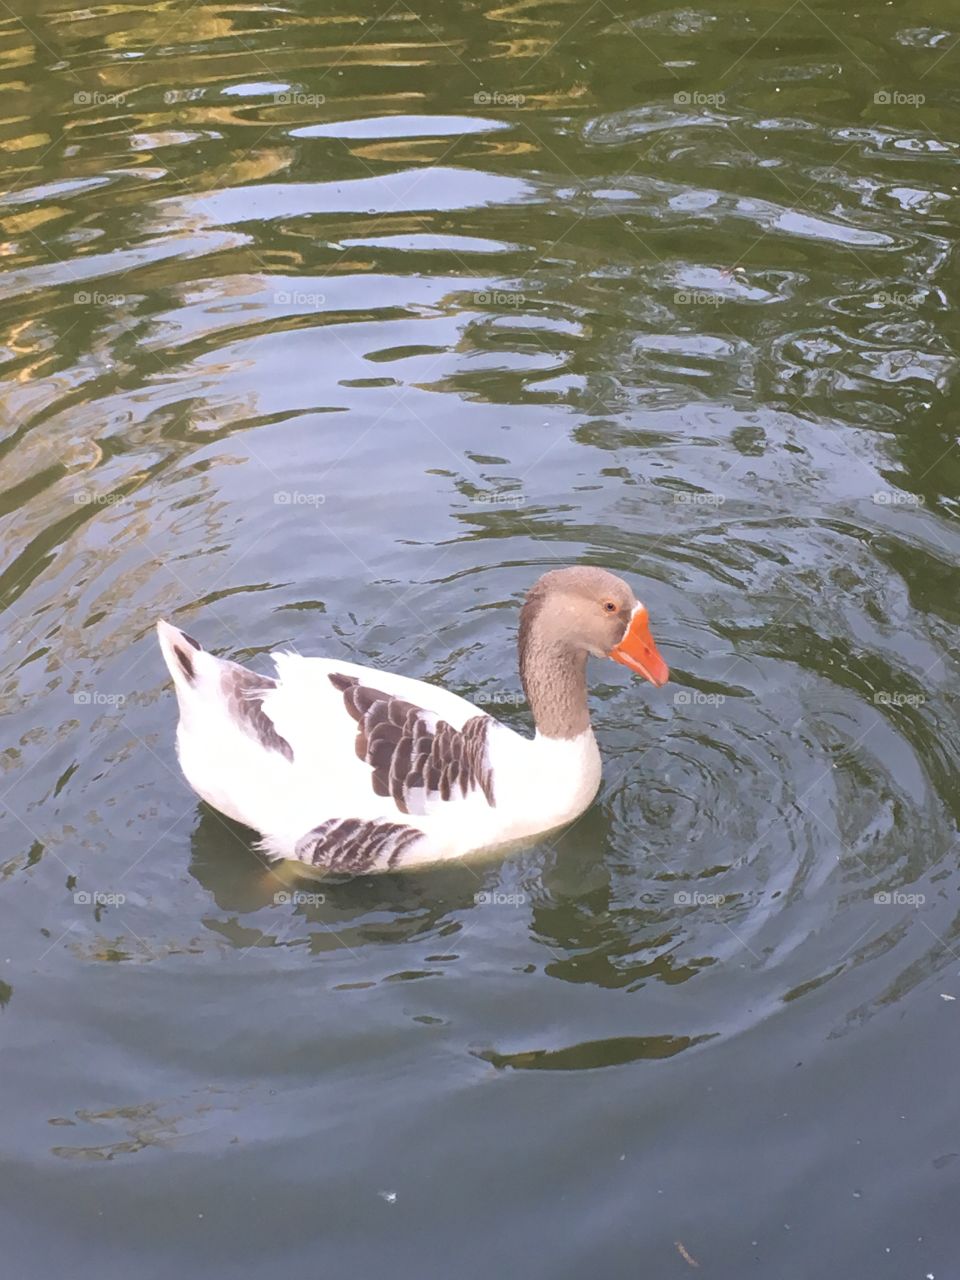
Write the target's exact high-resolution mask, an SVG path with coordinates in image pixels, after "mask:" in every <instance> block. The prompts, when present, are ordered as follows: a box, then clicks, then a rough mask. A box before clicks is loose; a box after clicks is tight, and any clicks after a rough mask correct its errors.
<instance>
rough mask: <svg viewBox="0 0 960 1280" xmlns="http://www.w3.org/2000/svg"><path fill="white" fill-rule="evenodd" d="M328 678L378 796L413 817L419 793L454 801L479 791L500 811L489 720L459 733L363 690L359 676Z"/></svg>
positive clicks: (477, 720)
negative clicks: (491, 760)
mask: <svg viewBox="0 0 960 1280" xmlns="http://www.w3.org/2000/svg"><path fill="white" fill-rule="evenodd" d="M329 679H330V683H331V684H332V685H333V687H334V688H335V689H338V690H339V691H340V692H341V693H342V694H343V704H344V706H345V707H346V709H347V711H348V712H349V713H350V715H351V716H352V717H353V719H354V720H355V721H356V722H357V738H356V752H357V755H358V757H359V758H360V759H361V760H364V761H365V762H366V763H367V764H369V765H370V767H371V768H372V770H373V776H372V778H371V781H372V784H373V790H374V792H375V794H376V795H378V796H391V797H392V798H393V801H394V803H395V804H396V806H397V808H398V809H399V810H400V812H401V813H410V812H412V810H411V808H410V805H411V803H415V801H414V799H413V795H412V793H413V792H414V791H418V790H422V791H423V792H424V793H425V795H426V797H427V798H439V799H441V800H451V799H454V798H455V792H456V791H457V790H459V793H460V795H461V796H466V795H467V794H468V792H470V791H474V790H477V789H479V790H480V791H482V792H483V794H484V796H485V798H486V801H487V804H489V805H490V807H491V808H494V807H495V805H496V800H495V799H494V794H493V773H492V770H491V768H490V763H489V758H488V751H487V735H488V733H489V730H490V726H491V725H492V723H493V721H492V720H491V719H490V717H489V716H484V715H477V716H473V717H472V718H471V719H469V720H468V721H467V722H466V724H465V725H464V726H463V728H462V729H454V727H453V726H452V725H451V724H448V723H447V721H446V720H441V719H439V718H438V717H437V716H436V715H434V714H433V712H430V711H425V710H424V709H423V707H418V706H415V705H414V704H413V703H412V702H407V701H406V700H405V699H403V698H397V697H392V696H391V695H390V694H388V693H383V692H381V690H379V689H371V688H369V687H368V686H366V685H362V684H361V683H360V681H359V679H358V678H357V677H356V676H347V675H340V674H338V673H334V674H333V675H331V676H330V677H329ZM424 811H425V810H423V809H422V808H421V809H419V812H424Z"/></svg>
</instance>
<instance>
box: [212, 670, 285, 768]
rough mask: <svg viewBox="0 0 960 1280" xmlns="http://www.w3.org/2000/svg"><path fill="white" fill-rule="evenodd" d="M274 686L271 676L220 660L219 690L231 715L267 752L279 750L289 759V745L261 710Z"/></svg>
mask: <svg viewBox="0 0 960 1280" xmlns="http://www.w3.org/2000/svg"><path fill="white" fill-rule="evenodd" d="M276 687H277V682H276V680H274V679H273V678H272V677H271V676H261V675H258V674H257V673H256V671H248V670H247V668H246V667H241V666H240V664H239V663H237V662H224V663H223V670H222V672H221V674H220V691H221V693H222V694H223V698H224V701H225V702H226V704H227V710H228V711H229V713H230V716H231V718H232V719H233V720H234V721H235V722H236V723H237V724H238V725H239V726H240V728H241V729H242V730H243V732H244V733H246V734H247V735H248V736H249V737H251V738H255V739H256V741H257V742H259V743H260V745H261V746H262V747H264V748H265V749H266V750H267V751H279V752H280V754H281V755H282V756H283V757H284V758H285V759H286V760H291V761H292V760H293V747H291V745H290V743H289V742H288V741H287V740H286V738H283V737H281V736H280V734H279V733H277V731H276V729H275V728H274V725H273V721H272V720H271V719H270V717H269V716H268V715H267V713H266V712H265V711H264V709H263V699H264V697H265V696H266V695H267V694H268V693H269V692H270V691H271V689H275V688H276Z"/></svg>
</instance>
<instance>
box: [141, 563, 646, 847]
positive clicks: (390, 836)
mask: <svg viewBox="0 0 960 1280" xmlns="http://www.w3.org/2000/svg"><path fill="white" fill-rule="evenodd" d="M157 632H158V634H159V637H160V647H161V649H162V650H163V656H164V658H165V659H166V663H167V666H168V668H169V670H170V674H171V676H172V677H173V683H174V686H175V688H176V691H177V700H178V702H179V705H180V724H179V728H178V730H177V750H178V754H179V757H180V765H181V768H182V769H183V772H184V775H185V777H186V779H187V781H188V782H189V783H190V785H191V787H192V788H193V789H194V791H196V793H197V794H198V795H199V796H201V797H202V798H203V799H204V800H206V801H207V803H208V804H211V805H213V807H214V808H215V809H219V810H220V812H221V813H225V814H226V815H227V816H228V817H231V818H235V819H236V820H237V821H238V822H242V823H245V824H246V826H248V827H252V828H253V829H254V830H255V831H258V832H260V834H261V836H262V837H263V840H262V844H261V848H262V849H263V850H264V852H266V853H268V854H270V855H272V856H275V857H284V858H294V859H298V860H299V861H301V862H305V863H309V864H311V865H313V866H317V867H329V868H332V869H335V870H338V871H347V872H370V871H387V870H393V869H396V868H398V867H406V866H413V865H416V864H418V863H425V862H435V861H437V860H439V859H445V858H458V857H461V856H462V855H463V854H465V853H470V852H473V851H475V850H480V849H487V848H492V847H494V846H497V845H504V844H510V843H513V842H514V841H518V840H522V839H525V838H528V837H530V836H535V835H538V834H540V833H542V832H545V831H549V830H551V829H553V828H556V827H559V826H562V825H563V824H564V823H567V822H570V821H571V820H572V819H573V818H575V817H576V816H577V815H578V814H580V813H582V812H583V811H584V809H586V807H587V806H588V805H589V804H590V802H591V800H592V799H593V797H594V796H595V794H596V791H597V787H598V786H599V785H600V753H599V751H598V749H597V744H596V740H595V738H594V736H593V730H592V729H591V727H590V713H589V710H588V708H587V683H586V665H587V656H588V655H589V654H592V655H593V656H594V657H597V658H612V659H613V660H614V661H615V662H621V663H623V664H624V666H627V667H629V668H630V669H631V670H633V671H637V672H639V674H640V675H642V676H645V677H646V678H647V679H648V680H651V681H652V682H653V683H654V684H656V685H662V684H664V683H665V682H666V681H667V679H668V678H669V674H670V673H669V671H668V669H667V664H666V663H665V662H664V661H663V659H662V658H661V657H660V654H659V653H658V652H657V648H656V645H655V644H654V642H653V639H652V637H651V635H650V626H649V622H648V619H647V611H646V609H645V607H644V606H643V605H642V604H640V602H639V601H638V600H637V599H636V597H635V596H634V594H633V592H632V591H631V590H630V588H629V587H628V586H627V584H626V583H625V582H624V581H623V579H622V578H618V577H616V576H615V575H614V574H612V573H608V572H607V571H606V570H605V569H594V568H584V567H575V568H571V569H555V570H553V571H552V572H550V573H545V574H544V575H543V577H542V578H540V580H539V581H538V582H537V583H536V584H535V585H534V586H533V587H532V588H531V590H530V591H529V593H528V594H527V598H526V601H525V603H524V605H523V609H522V611H521V614H520V634H519V638H518V648H519V658H520V679H521V681H522V682H523V688H524V691H525V693H526V695H527V701H528V702H529V704H530V709H531V711H532V712H533V719H534V723H535V725H536V734H535V736H534V737H533V738H525V737H523V736H522V735H521V734H518V733H515V732H514V731H513V730H512V729H508V728H507V726H506V725H502V724H499V723H498V722H497V721H496V720H494V719H492V718H491V717H490V716H488V715H487V714H486V713H485V712H483V711H481V710H479V709H478V708H477V707H475V706H473V705H472V704H471V703H469V702H467V701H466V699H464V698H461V697H458V696H457V694H455V693H450V692H448V691H447V690H446V689H440V688H437V686H435V685H432V684H426V683H424V682H423V681H422V680H412V679H410V678H409V677H408V676H400V675H394V674H392V673H390V672H386V671H378V670H376V669H375V668H373V667H363V666H358V665H356V664H355V663H352V662H341V661H339V660H337V659H333V658H302V657H300V656H299V655H298V654H293V653H274V654H272V655H271V657H272V658H273V661H274V663H275V664H276V671H277V674H276V677H275V678H274V677H271V676H261V675H257V674H256V673H255V672H253V671H249V670H248V669H247V668H246V667H242V666H240V665H239V664H237V663H235V662H227V661H224V660H223V659H221V658H217V657H215V656H214V655H213V654H212V653H207V652H205V650H203V649H202V648H201V647H200V645H199V644H198V643H197V642H196V640H193V639H191V638H190V637H189V636H188V635H186V634H185V633H184V632H182V631H179V630H177V628H176V627H173V626H171V625H170V624H169V623H168V622H158V623H157Z"/></svg>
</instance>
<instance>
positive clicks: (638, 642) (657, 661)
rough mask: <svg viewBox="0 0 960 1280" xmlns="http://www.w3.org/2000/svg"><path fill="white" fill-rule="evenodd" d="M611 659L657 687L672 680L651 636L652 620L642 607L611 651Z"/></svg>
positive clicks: (668, 669)
mask: <svg viewBox="0 0 960 1280" xmlns="http://www.w3.org/2000/svg"><path fill="white" fill-rule="evenodd" d="M610 657H611V658H612V659H613V660H614V662H622V663H623V665H624V666H625V667H629V668H630V670H631V671H636V672H637V673H638V674H639V675H641V676H644V677H645V678H646V679H647V680H649V681H651V683H653V684H655V685H661V684H666V683H667V681H668V680H669V679H670V668H669V667H668V666H667V664H666V663H665V662H664V660H663V659H662V658H661V657H660V654H659V653H658V652H657V646H656V645H655V644H654V643H653V636H652V635H651V634H650V620H649V618H648V617H647V611H646V609H644V608H643V607H642V606H641V607H640V608H639V609H637V610H635V612H634V615H633V617H632V618H631V619H630V625H629V626H628V627H627V630H626V634H625V635H624V637H623V639H622V640H621V641H620V643H619V644H615V645H614V646H613V648H612V649H611V650H610Z"/></svg>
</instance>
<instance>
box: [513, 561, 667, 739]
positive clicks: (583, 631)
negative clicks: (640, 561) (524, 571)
mask: <svg viewBox="0 0 960 1280" xmlns="http://www.w3.org/2000/svg"><path fill="white" fill-rule="evenodd" d="M519 650H520V674H521V679H522V680H523V684H524V688H525V689H526V692H527V698H528V700H529V702H530V705H531V707H532V709H533V711H534V718H535V719H536V720H537V722H538V727H539V726H541V725H542V724H547V723H548V724H549V725H550V726H551V728H550V730H549V731H548V732H550V736H563V737H568V736H573V735H574V734H575V733H577V732H581V731H582V730H583V728H584V727H585V725H586V724H587V723H588V715H587V710H586V684H585V667H586V660H587V657H588V656H592V657H595V658H610V659H612V660H613V661H614V662H619V663H621V664H622V665H623V666H625V667H628V668H629V669H630V670H631V671H634V672H636V673H637V674H638V675H641V676H643V677H644V678H645V679H647V680H649V681H651V682H652V683H653V684H655V685H663V684H666V682H667V680H668V679H669V678H670V669H669V668H668V666H667V664H666V663H665V662H664V660H663V658H662V657H661V656H660V654H659V652H658V651H657V646H656V644H655V643H654V640H653V636H652V635H651V633H650V619H649V617H648V614H647V610H646V607H645V606H644V605H643V604H642V603H641V602H640V601H639V600H638V599H637V598H636V596H635V595H634V593H633V591H632V589H631V588H630V586H629V584H628V583H626V582H624V580H623V579H622V578H618V577H617V575H616V574H613V573H610V572H609V571H608V570H606V569H598V568H593V567H589V566H585V565H575V566H573V567H571V568H569V569H552V570H551V571H550V572H549V573H545V574H544V575H543V577H542V578H540V579H539V580H538V581H537V582H535V583H534V585H533V586H532V587H531V589H530V591H529V592H528V593H527V598H526V601H525V602H524V606H523V610H522V612H521V614H520V636H519Z"/></svg>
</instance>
